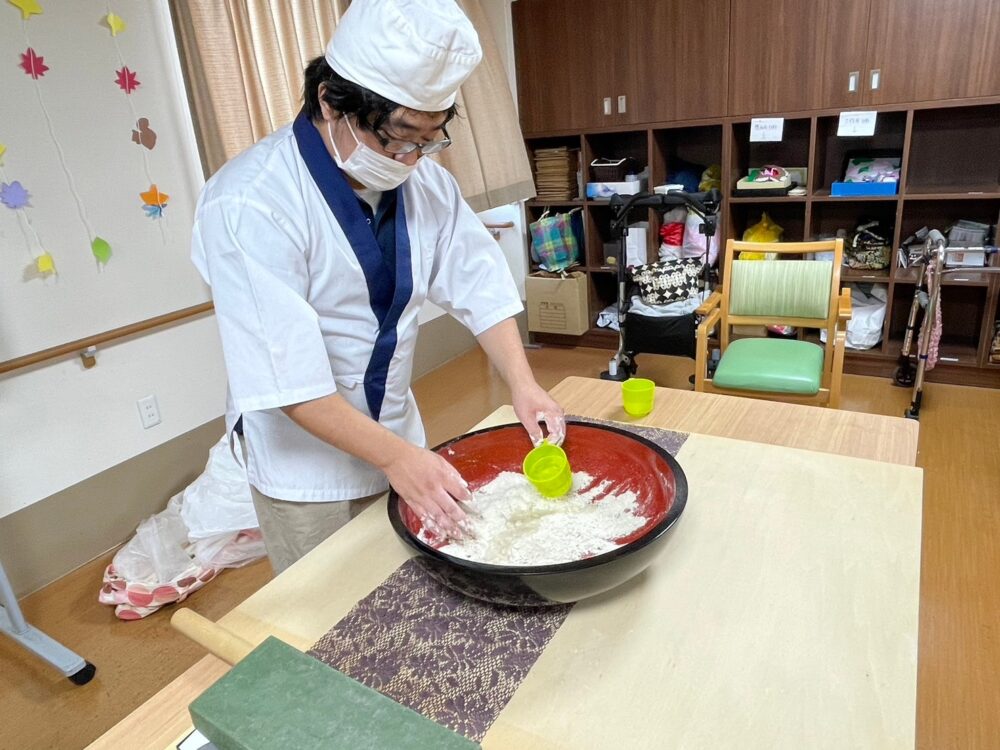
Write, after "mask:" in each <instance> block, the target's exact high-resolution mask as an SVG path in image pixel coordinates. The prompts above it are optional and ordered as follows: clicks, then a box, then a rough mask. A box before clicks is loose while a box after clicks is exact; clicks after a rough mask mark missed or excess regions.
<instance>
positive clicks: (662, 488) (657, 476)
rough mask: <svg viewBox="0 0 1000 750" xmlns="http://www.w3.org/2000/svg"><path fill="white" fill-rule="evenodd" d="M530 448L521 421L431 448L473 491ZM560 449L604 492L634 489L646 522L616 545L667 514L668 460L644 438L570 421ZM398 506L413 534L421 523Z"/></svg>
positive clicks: (512, 466)
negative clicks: (604, 487) (605, 488)
mask: <svg viewBox="0 0 1000 750" xmlns="http://www.w3.org/2000/svg"><path fill="white" fill-rule="evenodd" d="M531 448H532V445H531V440H529V439H528V434H527V433H526V432H525V430H524V428H523V427H522V426H521V425H507V426H505V427H500V428H497V429H493V430H489V431H486V432H480V433H477V434H472V435H465V436H463V437H460V438H457V439H455V440H453V441H451V442H449V443H445V444H444V445H442V446H440V447H439V448H436V449H435V450H436V451H437V453H438V454H439V455H441V456H442V457H444V459H445V460H447V461H448V462H449V463H450V464H451V465H452V466H454V467H455V468H456V469H458V471H459V473H460V474H461V475H462V476H463V477H464V478H465V481H467V482H468V483H469V489H471V490H472V491H473V492H475V491H476V490H477V489H479V488H480V487H482V486H483V485H485V484H487V483H489V482H490V481H492V480H493V479H495V478H496V476H497V475H498V474H500V473H501V472H503V471H516V472H518V473H520V472H521V464H522V462H523V461H524V457H525V455H527V453H528V451H530V450H531ZM563 449H564V450H565V451H566V456H567V457H568V458H569V463H570V466H571V467H572V469H573V471H574V472H578V471H584V472H586V473H587V474H590V475H591V476H592V477H594V480H595V482H597V483H600V482H601V481H603V480H611V482H612V484H611V486H610V487H609V488H608V490H609V492H613V493H616V494H618V493H622V492H626V491H629V490H631V491H633V492H635V493H636V496H637V497H638V500H639V511H638V512H639V514H641V515H642V516H643V517H645V519H646V523H645V524H643V525H642V526H641V527H640V528H638V529H636V530H635V531H633V532H632V533H631V534H629V535H627V536H624V537H621V538H619V539H617V540H615V541H616V542H617V543H618V544H622V545H624V544H628V543H630V542H633V541H635V540H637V539H641V538H642V537H643V536H645V534H646V533H647V532H648V531H649V530H650V529H651V528H653V527H654V526H655V525H656V524H657V523H659V522H660V521H662V520H663V518H664V517H665V516H666V515H667V512H668V511H669V510H670V506H671V505H672V504H673V502H674V496H675V493H676V483H675V480H674V472H673V470H672V469H671V468H670V464H668V463H667V462H666V460H665V459H664V458H663V457H662V456H661V455H660V454H658V453H657V452H656V451H654V450H653V449H651V448H650V447H649V446H647V445H646V444H645V443H642V442H640V441H638V440H635V439H633V438H632V437H631V436H629V435H628V434H625V433H621V432H612V431H610V430H606V429H601V428H600V427H594V426H590V425H583V424H571V425H568V426H567V429H566V440H565V442H564V443H563ZM553 502H558V500H555V501H553ZM596 502H600V499H598V500H597V501H596ZM399 511H400V517H401V518H402V520H403V523H404V524H405V525H406V527H407V528H408V529H409V530H410V532H411V533H413V534H414V535H417V534H419V533H420V531H421V528H422V524H421V523H420V518H418V517H417V514H416V513H414V512H413V511H412V510H411V509H410V507H409V506H408V505H407V504H406V503H402V502H401V503H400V504H399ZM428 537H429V538H428V540H427V541H428V543H429V544H430V545H431V546H432V547H434V548H435V549H437V548H439V547H441V546H443V545H444V544H445V540H444V539H442V538H438V537H436V536H434V535H432V534H428Z"/></svg>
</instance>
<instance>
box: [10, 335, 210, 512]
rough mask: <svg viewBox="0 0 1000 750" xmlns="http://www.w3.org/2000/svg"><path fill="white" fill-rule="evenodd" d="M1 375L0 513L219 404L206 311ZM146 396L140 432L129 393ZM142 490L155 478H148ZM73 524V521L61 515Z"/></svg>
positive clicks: (174, 432)
mask: <svg viewBox="0 0 1000 750" xmlns="http://www.w3.org/2000/svg"><path fill="white" fill-rule="evenodd" d="M97 363H98V364H97V366H96V367H93V368H91V369H89V370H87V369H84V368H83V364H82V362H81V361H80V359H79V358H74V359H69V360H62V361H59V362H56V363H54V364H50V365H48V366H45V367H39V368H37V369H33V370H29V371H21V372H19V373H12V374H10V375H7V376H5V377H4V378H3V379H2V380H0V445H2V446H3V450H0V517H3V516H5V515H8V514H10V513H13V512H14V511H16V510H18V509H20V508H23V507H25V506H27V505H30V504H31V503H34V502H37V501H38V500H41V499H43V498H46V497H48V496H49V495H52V494H55V493H56V492H59V491H61V490H64V489H66V488H67V487H70V486H72V485H74V484H76V483H77V482H80V481H82V480H84V479H87V478H88V477H91V476H94V475H95V474H98V473H100V472H102V471H105V470H106V469H109V468H111V467H112V466H115V465H116V464H119V463H121V462H122V461H125V460H127V459H129V458H132V457H133V456H136V455H138V454H139V453H142V452H144V451H147V450H149V449H150V448H155V447H156V446H158V445H160V444H161V443H163V442H165V441H167V440H169V439H171V438H174V437H176V436H178V435H181V434H183V433H185V432H188V431H190V430H193V429H194V428H196V427H198V426H199V425H202V424H204V423H205V422H208V421H209V420H211V419H214V418H215V417H218V416H219V415H221V414H222V413H223V411H224V409H225V398H226V377H225V368H224V366H223V363H222V352H221V348H220V345H219V338H218V331H217V328H216V324H215V318H214V316H211V315H208V316H205V317H203V318H199V319H196V320H193V321H190V322H187V323H183V324H180V325H177V326H175V327H173V328H169V329H165V330H161V331H158V332H153V333H149V334H147V335H145V336H139V337H137V338H135V339H133V340H130V341H125V342H122V343H118V344H115V345H109V346H107V347H106V348H101V349H99V351H98V354H97ZM150 394H153V395H155V396H156V398H157V401H158V403H159V407H160V414H161V417H162V420H163V421H162V422H161V423H160V424H159V425H157V426H155V427H152V428H150V429H148V430H145V429H143V427H142V425H141V424H140V422H139V411H138V408H137V407H136V400H138V399H140V398H142V397H144V396H148V395H150ZM149 480H150V485H151V487H152V486H154V485H155V482H156V477H150V478H149ZM67 523H72V519H67Z"/></svg>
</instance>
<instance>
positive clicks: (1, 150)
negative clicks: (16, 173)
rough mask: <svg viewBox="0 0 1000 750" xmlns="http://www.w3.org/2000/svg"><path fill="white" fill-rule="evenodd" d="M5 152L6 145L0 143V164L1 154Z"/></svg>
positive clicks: (0, 160)
mask: <svg viewBox="0 0 1000 750" xmlns="http://www.w3.org/2000/svg"><path fill="white" fill-rule="evenodd" d="M6 153H7V147H6V146H5V145H3V144H2V143H0V166H2V165H3V155H4V154H6Z"/></svg>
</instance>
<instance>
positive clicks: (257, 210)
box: [192, 197, 337, 413]
mask: <svg viewBox="0 0 1000 750" xmlns="http://www.w3.org/2000/svg"><path fill="white" fill-rule="evenodd" d="M299 234H300V233H299V232H297V231H296V229H295V228H294V227H293V226H292V224H291V222H290V221H289V220H288V219H287V218H286V217H284V216H282V215H281V214H280V213H277V212H275V211H272V210H271V209H269V208H267V207H266V206H263V205H259V204H256V203H253V202H246V201H243V200H239V199H235V198H232V199H228V198H225V197H219V198H215V199H213V200H211V201H210V202H208V203H206V204H203V205H200V206H199V208H198V213H197V216H196V219H195V225H194V234H193V240H192V259H193V260H194V263H195V265H196V266H197V267H198V270H199V271H200V272H201V274H202V276H203V277H204V278H205V281H207V282H208V284H209V285H210V286H211V287H212V297H213V299H214V302H215V315H216V318H217V320H218V324H219V333H220V336H221V338H222V349H223V354H224V357H225V360H226V369H227V371H228V374H229V388H230V393H231V395H232V398H233V402H234V404H235V406H236V409H237V410H238V411H239V412H240V413H244V412H248V411H257V410H261V409H273V408H278V407H281V406H288V405H290V404H296V403H301V402H303V401H310V400H313V399H316V398H321V397H323V396H328V395H330V394H331V393H334V392H336V390H337V387H336V385H335V383H334V379H333V373H332V371H331V368H330V358H329V355H328V353H327V350H326V344H325V342H324V340H323V334H322V331H321V329H320V324H319V317H318V315H317V313H316V311H315V310H314V309H313V307H312V306H311V305H310V304H309V302H308V300H307V294H308V289H309V271H308V263H307V258H306V254H305V240H304V238H302V237H300V236H299Z"/></svg>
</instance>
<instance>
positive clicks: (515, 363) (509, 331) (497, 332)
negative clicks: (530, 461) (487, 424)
mask: <svg viewBox="0 0 1000 750" xmlns="http://www.w3.org/2000/svg"><path fill="white" fill-rule="evenodd" d="M478 338H479V344H480V346H482V347H483V351H485V352H486V356H488V357H489V358H490V362H491V363H492V364H493V366H494V367H496V368H497V370H499V371H500V376H501V377H502V378H503V379H504V382H505V383H507V385H508V386H509V387H510V397H511V402H512V403H513V406H514V413H515V414H517V418H518V419H519V420H520V422H521V424H523V425H524V429H526V430H527V431H528V437H530V438H531V442H532V443H534V444H535V445H539V444H540V443H541V442H542V439H543V438H544V437H545V436H544V435H543V434H542V428H541V427H540V426H539V423H541V422H544V423H545V427H546V429H547V430H548V440H549V442H551V443H555V444H556V445H559V444H560V443H561V442H562V441H563V439H564V438H565V437H566V416H565V415H564V414H563V410H562V407H561V406H559V404H557V403H556V402H555V400H554V399H553V398H552V396H550V395H549V394H548V393H546V392H545V390H544V389H543V388H542V387H541V386H540V385H538V383H537V382H535V376H534V375H532V374H531V368H530V367H528V360H527V358H526V357H525V355H524V345H523V344H522V343H521V335H520V334H519V333H518V330H517V323H516V322H515V321H514V319H513V318H507V319H506V320H503V321H500V322H499V323H497V324H496V325H495V326H493V327H492V328H488V329H486V330H485V331H483V332H482V333H481V334H479V336H478Z"/></svg>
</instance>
